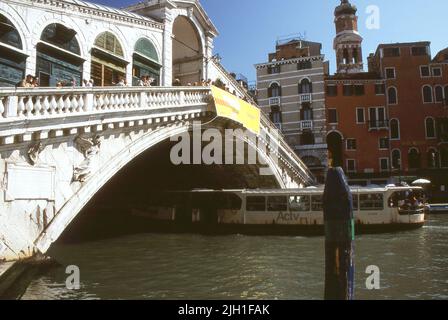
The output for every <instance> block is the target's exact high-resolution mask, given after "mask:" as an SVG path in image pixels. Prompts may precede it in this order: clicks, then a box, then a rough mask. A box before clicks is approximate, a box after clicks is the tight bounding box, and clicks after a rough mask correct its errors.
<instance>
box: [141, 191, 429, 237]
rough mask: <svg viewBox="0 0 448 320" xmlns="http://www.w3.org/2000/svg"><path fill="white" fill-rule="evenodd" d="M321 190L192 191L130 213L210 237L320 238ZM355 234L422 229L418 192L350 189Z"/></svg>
mask: <svg viewBox="0 0 448 320" xmlns="http://www.w3.org/2000/svg"><path fill="white" fill-rule="evenodd" d="M323 192H324V189H323V188H307V189H289V190H219V191H217V190H193V191H190V192H180V193H172V194H171V195H172V198H173V199H174V198H175V199H176V206H171V207H170V206H164V207H152V208H151V209H149V208H147V209H146V210H134V215H138V216H140V217H146V218H149V219H151V220H156V221H165V222H168V221H171V222H173V223H176V222H177V224H182V225H183V226H184V227H188V228H189V230H190V231H197V232H207V233H212V234H222V233H226V234H227V233H242V234H257V235H266V234H271V235H321V234H323V232H324V229H323V224H324V219H323V207H322V199H323ZM351 192H352V197H353V208H354V210H353V211H354V218H355V223H356V233H358V234H360V233H378V232H391V231H399V230H409V229H417V228H420V227H422V226H423V225H424V223H425V209H426V206H425V201H424V198H423V189H422V188H421V187H390V186H388V187H375V188H368V187H365V188H351Z"/></svg>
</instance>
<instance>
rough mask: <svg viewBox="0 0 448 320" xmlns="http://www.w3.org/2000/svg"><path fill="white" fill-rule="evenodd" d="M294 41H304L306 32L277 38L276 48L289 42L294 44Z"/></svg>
mask: <svg viewBox="0 0 448 320" xmlns="http://www.w3.org/2000/svg"><path fill="white" fill-rule="evenodd" d="M295 41H306V31H304V32H303V33H292V34H288V35H286V36H279V37H277V46H281V45H284V44H287V43H289V42H295Z"/></svg>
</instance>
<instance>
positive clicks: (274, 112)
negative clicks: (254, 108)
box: [269, 106, 282, 129]
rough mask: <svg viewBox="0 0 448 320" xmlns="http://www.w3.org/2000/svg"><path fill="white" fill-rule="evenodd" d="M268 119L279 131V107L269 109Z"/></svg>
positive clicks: (280, 115) (280, 121)
mask: <svg viewBox="0 0 448 320" xmlns="http://www.w3.org/2000/svg"><path fill="white" fill-rule="evenodd" d="M269 117H270V119H271V121H272V122H273V123H274V124H275V125H276V126H277V127H279V129H281V123H282V113H281V111H280V107H278V106H272V107H271V113H270V114H269Z"/></svg>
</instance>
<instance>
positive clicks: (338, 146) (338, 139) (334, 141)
mask: <svg viewBox="0 0 448 320" xmlns="http://www.w3.org/2000/svg"><path fill="white" fill-rule="evenodd" d="M327 144H328V151H329V152H330V159H331V161H332V164H333V167H342V166H343V163H342V136H341V135H340V134H339V133H338V132H335V131H333V132H331V133H329V134H328V136H327Z"/></svg>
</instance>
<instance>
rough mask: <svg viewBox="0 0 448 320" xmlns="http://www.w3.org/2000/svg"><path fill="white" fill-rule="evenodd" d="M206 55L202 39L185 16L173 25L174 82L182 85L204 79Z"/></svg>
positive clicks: (178, 18) (177, 19)
mask: <svg viewBox="0 0 448 320" xmlns="http://www.w3.org/2000/svg"><path fill="white" fill-rule="evenodd" d="M203 61H204V55H203V50H202V45H201V39H200V37H199V34H198V31H197V29H196V27H195V26H194V25H193V23H192V22H191V21H190V20H189V19H188V18H187V17H184V16H179V17H177V18H176V20H174V25H173V80H174V79H179V80H180V82H181V84H182V85H187V84H188V83H192V84H193V83H195V82H199V81H200V80H201V78H202V69H203Z"/></svg>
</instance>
